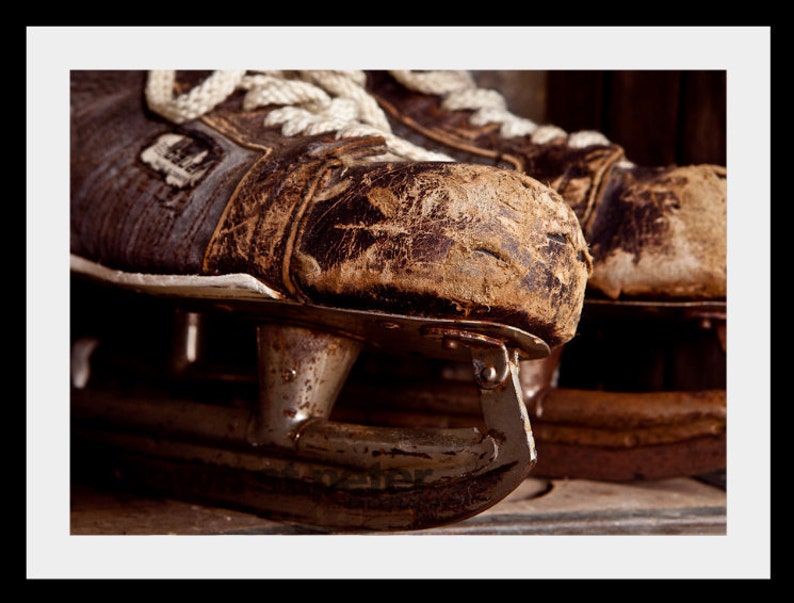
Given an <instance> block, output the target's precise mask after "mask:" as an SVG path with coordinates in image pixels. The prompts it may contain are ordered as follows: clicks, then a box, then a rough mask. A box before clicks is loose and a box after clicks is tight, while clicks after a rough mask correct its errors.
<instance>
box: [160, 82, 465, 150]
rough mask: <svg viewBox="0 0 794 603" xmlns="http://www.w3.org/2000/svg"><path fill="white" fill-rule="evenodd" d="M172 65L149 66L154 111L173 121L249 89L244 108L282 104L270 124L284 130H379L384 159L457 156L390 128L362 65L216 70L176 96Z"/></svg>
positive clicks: (352, 133) (341, 133) (351, 133)
mask: <svg viewBox="0 0 794 603" xmlns="http://www.w3.org/2000/svg"><path fill="white" fill-rule="evenodd" d="M175 79H176V73H175V72H174V71H151V72H150V73H149V77H148V81H147V85H146V100H147V103H148V105H149V108H150V109H152V111H154V112H155V113H158V114H159V115H161V116H163V117H165V118H166V119H169V120H171V121H173V122H175V123H184V122H186V121H190V120H192V119H196V118H198V117H201V116H202V115H204V114H205V113H208V112H209V111H211V110H212V109H213V108H215V107H216V106H217V105H218V104H220V103H221V102H223V101H224V100H226V99H227V98H228V97H229V96H230V95H231V94H233V93H234V92H235V91H238V90H243V91H245V97H244V99H243V109H244V110H246V111H250V110H254V109H257V108H261V107H267V106H271V105H278V106H279V108H277V109H274V110H273V111H271V112H270V113H268V115H267V117H266V118H265V125H266V126H281V132H282V134H283V135H284V136H294V135H298V134H306V135H313V134H325V133H329V132H336V138H338V139H341V138H349V137H356V136H373V135H376V136H380V137H382V138H383V139H384V140H385V142H386V148H387V149H388V153H386V154H384V155H381V156H379V157H378V158H379V159H384V160H392V161H393V160H395V159H396V160H409V161H448V162H450V161H453V159H452V158H451V157H449V156H447V155H444V154H442V153H436V152H432V151H429V150H428V149H425V148H423V147H420V146H417V145H414V144H412V143H410V142H408V141H407V140H404V139H402V138H400V137H398V136H396V135H394V134H393V133H392V131H391V126H390V125H389V122H388V120H387V118H386V114H385V113H384V112H383V110H382V109H381V108H380V107H379V106H378V105H377V102H376V101H375V99H374V98H373V97H372V96H371V95H370V94H369V93H368V92H367V91H366V90H365V88H364V84H365V82H366V75H365V74H364V72H363V71H256V72H250V71H215V72H213V73H212V74H211V75H210V76H208V77H207V78H206V79H205V80H204V81H202V82H201V84H199V85H198V86H196V87H194V88H192V89H191V90H189V91H188V92H186V93H184V94H182V95H180V96H177V97H175V96H174V83H175Z"/></svg>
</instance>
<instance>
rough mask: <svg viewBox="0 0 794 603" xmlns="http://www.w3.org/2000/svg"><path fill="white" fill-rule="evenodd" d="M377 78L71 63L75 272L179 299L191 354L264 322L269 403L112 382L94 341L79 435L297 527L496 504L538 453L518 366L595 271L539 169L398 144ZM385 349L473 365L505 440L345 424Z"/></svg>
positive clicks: (372, 522) (565, 324) (83, 373)
mask: <svg viewBox="0 0 794 603" xmlns="http://www.w3.org/2000/svg"><path fill="white" fill-rule="evenodd" d="M363 83H364V78H363V73H352V72H351V73H347V72H294V73H293V72H284V73H282V72H257V73H245V72H214V73H199V72H188V73H181V72H180V73H179V74H175V73H174V72H152V73H145V72H87V71H74V72H72V79H71V87H72V92H71V251H72V270H73V273H74V274H75V275H76V276H80V277H84V278H86V279H88V280H89V281H91V282H99V283H100V284H102V285H111V286H114V287H121V288H125V289H128V290H131V291H133V292H135V294H136V295H137V294H139V293H145V294H153V295H154V296H155V297H158V298H163V299H165V300H168V301H172V302H174V305H175V306H177V307H178V308H179V309H180V310H181V315H182V316H183V317H186V319H185V320H184V325H185V331H184V333H185V337H184V342H186V343H185V346H187V347H183V350H187V351H185V353H184V354H183V358H182V359H181V360H182V366H183V368H184V366H185V365H190V364H195V361H196V358H195V357H196V346H195V345H194V344H195V341H196V338H197V329H198V326H199V325H200V324H201V322H202V320H203V319H202V318H201V317H203V316H205V315H210V316H217V315H219V314H224V313H226V314H227V315H228V314H231V315H234V316H235V317H237V318H241V319H245V320H248V321H249V322H250V323H251V324H252V325H253V327H254V329H252V331H253V330H255V331H256V333H257V346H258V347H257V350H258V365H257V366H258V374H259V388H260V390H259V391H260V394H259V400H258V401H257V402H256V404H255V405H254V406H252V407H251V408H240V407H238V406H235V405H232V406H229V405H228V404H224V405H218V404H212V405H210V404H207V405H203V406H202V405H199V406H196V405H195V404H191V401H190V400H187V401H186V400H176V399H168V398H167V397H166V399H165V400H163V399H162V396H159V397H157V396H156V395H155V394H151V393H147V394H146V395H139V396H124V395H121V396H119V394H118V391H119V390H118V389H117V390H115V391H116V393H115V394H111V393H108V391H97V390H96V388H92V387H91V386H92V383H94V382H95V381H96V378H94V377H93V376H92V375H93V373H94V372H96V371H93V372H92V370H91V362H89V359H90V358H91V357H92V355H93V347H94V346H95V343H89V342H87V340H80V341H77V342H76V345H75V353H74V359H75V361H74V366H73V376H74V378H73V385H74V389H73V416H74V417H75V423H74V425H73V427H74V433H75V434H79V436H80V437H79V438H78V439H79V440H81V441H86V442H90V444H91V445H92V446H93V445H96V446H100V449H101V450H103V451H104V448H103V447H108V448H109V449H111V450H113V452H114V454H113V458H114V462H116V463H118V466H117V467H115V469H114V470H115V471H117V472H118V471H119V468H118V467H120V466H123V467H124V469H123V471H121V472H122V473H124V474H125V475H128V476H130V475H134V476H136V479H140V480H142V481H144V482H146V483H147V484H149V485H151V486H154V487H158V488H160V487H162V488H165V489H166V490H168V491H170V492H174V491H176V492H177V493H178V494H180V493H181V494H186V495H190V496H197V495H198V496H199V497H201V498H202V499H205V500H206V499H209V500H214V501H218V502H221V503H224V504H226V503H230V504H234V505H241V506H245V507H250V508H254V509H257V510H260V511H266V512H268V513H271V514H273V515H274V516H277V517H284V518H287V519H291V520H296V521H301V522H308V523H314V524H318V525H322V526H330V527H342V528H346V529H390V530H394V529H414V528H420V527H429V526H432V525H438V524H440V523H447V522H450V521H456V520H459V519H461V518H464V517H467V516H470V515H472V514H474V513H477V512H479V511H480V510H482V509H483V508H486V507H487V506H490V505H492V504H493V503H495V502H496V501H497V500H499V499H500V498H502V497H504V496H505V495H506V494H507V493H509V492H510V491H511V490H512V489H513V488H514V487H515V486H516V485H517V484H518V483H520V481H521V480H522V479H523V478H524V477H525V476H526V475H527V472H528V471H529V470H530V469H531V468H532V466H533V465H534V462H535V453H534V444H533V441H532V433H531V429H530V426H529V422H528V420H527V414H526V410H525V408H524V404H523V400H522V399H521V395H520V385H519V379H518V370H519V361H520V360H525V359H528V358H538V357H543V356H545V355H546V354H548V352H549V348H550V347H554V346H558V345H560V344H562V343H565V342H566V341H568V340H570V339H571V338H572V337H573V336H574V334H575V332H576V327H577V324H578V321H579V317H580V314H581V310H582V304H583V298H584V291H585V286H586V281H587V278H588V276H589V274H590V271H591V269H592V264H591V258H590V255H589V253H588V251H587V246H586V243H585V240H584V237H583V234H582V231H581V228H580V225H579V223H578V220H577V218H576V216H575V214H574V212H573V211H572V210H571V209H570V208H569V207H568V205H567V204H566V203H565V202H564V201H563V200H562V198H561V197H560V196H559V195H558V194H557V193H556V192H554V191H553V190H551V189H549V188H548V187H546V186H544V185H542V184H541V183H540V182H538V181H537V180H535V179H532V178H529V177H527V176H525V175H523V174H520V173H518V172H516V171H514V170H506V169H502V168H496V167H489V166H483V165H479V164H463V163H458V162H454V161H452V160H451V159H450V158H449V157H447V156H442V155H440V154H434V153H431V152H428V151H427V150H426V149H424V148H421V147H416V146H414V145H412V144H410V143H408V142H407V141H405V140H402V139H400V138H399V137H397V136H395V135H394V134H392V133H391V132H390V131H389V127H388V121H387V120H386V118H385V116H384V115H383V114H382V112H381V111H380V109H379V108H378V107H377V105H376V104H375V102H374V100H373V99H372V98H371V97H370V96H369V95H368V94H367V93H366V91H365V90H364V88H363ZM73 303H74V305H75V306H77V307H78V308H79V306H80V305H81V304H83V303H88V302H87V300H85V299H80V298H74V299H73ZM120 307H121V306H117V308H120ZM133 307H134V304H133ZM137 307H138V308H143V307H144V302H140V303H139V304H138V306H137ZM102 311H104V312H112V311H113V307H112V306H110V305H107V306H104V307H103V308H102ZM117 311H118V310H117ZM135 313H136V310H132V311H129V312H127V316H128V319H129V320H133V318H134V314H135ZM142 328H145V326H143V327H142ZM148 336H151V337H152V339H151V340H150V344H149V345H150V347H151V348H154V347H156V344H155V343H154V342H155V341H156V340H157V338H156V336H157V333H149V334H147V337H148ZM191 342H192V343H191ZM367 346H374V347H376V348H379V349H389V350H394V349H402V350H405V351H406V352H407V353H410V354H420V355H427V356H430V357H433V356H438V357H440V358H468V359H469V361H470V362H471V363H472V366H473V370H474V382H475V383H476V387H477V389H478V390H479V391H480V393H481V398H482V401H483V415H484V417H485V423H486V424H487V428H486V431H484V432H483V431H480V430H479V429H477V428H471V429H454V430H421V429H388V428H382V429H378V428H372V427H364V426H361V425H355V424H345V423H339V422H335V421H331V420H329V415H330V412H331V408H332V406H333V404H334V401H335V399H336V395H337V394H338V392H339V390H340V388H341V387H342V384H343V382H344V380H345V377H346V375H347V373H348V371H349V369H350V367H351V366H352V364H353V362H354V360H355V359H356V357H357V355H358V352H359V350H361V349H362V348H365V347H367ZM230 351H231V350H230ZM199 372H200V371H199ZM100 377H101V375H100ZM100 380H101V379H100ZM120 391H122V392H124V391H126V390H124V389H122V390H120ZM98 425H99V426H101V429H99V430H98V431H97V429H96V428H97V426H98ZM102 454H104V452H103V453H102ZM175 476H179V480H177V482H178V483H176V482H175V481H174V480H175ZM464 491H465V492H466V495H465V496H462V494H461V493H462V492H464Z"/></svg>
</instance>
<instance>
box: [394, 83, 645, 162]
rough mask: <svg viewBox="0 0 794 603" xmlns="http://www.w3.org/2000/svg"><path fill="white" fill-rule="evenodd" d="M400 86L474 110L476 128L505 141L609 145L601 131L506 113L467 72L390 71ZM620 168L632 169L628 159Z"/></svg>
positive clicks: (500, 99) (450, 106) (496, 95)
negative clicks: (493, 128)
mask: <svg viewBox="0 0 794 603" xmlns="http://www.w3.org/2000/svg"><path fill="white" fill-rule="evenodd" d="M389 73H390V74H391V75H392V76H393V77H394V79H396V80H397V81H398V82H399V83H400V84H402V85H403V86H405V87H406V88H408V89H410V90H414V91H415V92H421V93H423V94H433V95H436V96H440V97H442V98H443V100H442V103H441V106H442V108H443V109H446V110H448V111H462V110H467V111H473V113H472V115H471V117H470V118H469V121H471V123H472V125H475V126H486V125H489V124H496V125H499V126H500V129H499V133H500V135H501V136H503V137H505V138H513V137H518V136H529V137H530V140H531V142H532V143H534V144H538V145H543V144H547V143H549V142H551V141H553V140H556V139H558V138H561V137H562V138H565V139H566V144H567V145H568V146H570V147H571V148H584V147H588V146H592V145H609V144H611V142H610V141H609V139H608V138H607V137H606V136H604V134H602V133H601V132H598V131H595V130H581V131H579V132H574V133H571V134H569V133H568V132H566V131H565V130H563V129H562V128H559V127H557V126H555V125H538V124H537V123H535V122H534V121H532V120H530V119H527V118H524V117H520V116H517V115H515V114H514V113H511V112H510V111H509V110H508V105H507V101H506V100H505V98H504V96H503V95H502V94H501V93H500V92H498V91H497V90H492V89H485V88H480V87H478V86H477V83H476V81H475V80H474V78H473V77H472V75H471V73H469V72H468V71H457V70H449V71H389ZM619 165H620V167H631V166H633V165H634V164H633V163H632V162H630V161H628V160H623V161H621V162H620V163H619Z"/></svg>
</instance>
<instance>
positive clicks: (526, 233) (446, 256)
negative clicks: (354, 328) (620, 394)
mask: <svg viewBox="0 0 794 603" xmlns="http://www.w3.org/2000/svg"><path fill="white" fill-rule="evenodd" d="M348 179H349V180H348V181H347V182H348V184H349V185H346V184H345V181H344V180H342V181H340V182H339V183H338V184H337V185H336V186H335V187H333V190H334V194H330V195H327V196H326V197H325V198H318V199H317V200H316V201H315V202H314V203H313V204H312V206H311V207H310V208H309V209H308V211H307V212H306V213H305V215H304V216H303V217H302V222H301V224H300V226H299V232H298V236H297V237H296V242H295V245H294V249H293V253H292V257H291V259H290V267H289V273H290V278H291V280H292V282H293V284H294V286H295V288H296V289H297V290H299V291H300V292H301V295H302V296H304V297H305V298H306V299H308V300H311V301H313V302H316V303H322V304H326V305H336V306H344V307H355V308H360V309H371V310H379V311H391V312H397V313H402V314H409V315H420V316H427V317H447V318H466V319H476V320H486V321H492V322H500V323H505V324H509V325H512V326H517V327H520V328H524V329H526V330H529V331H530V332H532V333H533V334H535V335H537V336H539V337H541V338H543V339H544V340H545V341H546V342H547V343H548V344H549V345H557V344H560V343H563V342H565V341H568V340H570V339H571V338H572V337H573V335H574V334H575V331H576V327H577V325H578V322H579V318H580V315H581V309H582V304H583V299H584V292H585V287H586V281H587V278H588V276H589V274H590V271H591V269H592V264H591V258H590V255H589V253H588V250H587V245H586V243H585V240H584V236H583V234H582V231H581V227H580V226H579V223H578V220H577V218H576V216H575V215H574V213H573V211H572V210H571V209H570V208H569V207H568V206H567V205H566V204H565V203H564V201H563V200H562V198H561V197H560V196H559V195H558V194H557V193H555V192H554V191H553V190H552V189H550V188H548V187H546V186H543V185H542V184H541V183H539V182H538V181H536V180H534V179H532V178H529V177H526V176H523V175H521V174H519V173H517V172H514V171H509V170H502V169H497V168H492V167H485V166H476V165H466V164H453V163H449V164H446V163H408V164H388V165H383V166H379V167H376V168H374V169H370V170H369V171H367V172H366V173H362V174H356V173H355V171H353V172H351V173H349V175H348ZM339 191H342V192H339Z"/></svg>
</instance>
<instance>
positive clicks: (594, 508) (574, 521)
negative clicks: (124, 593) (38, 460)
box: [70, 478, 727, 536]
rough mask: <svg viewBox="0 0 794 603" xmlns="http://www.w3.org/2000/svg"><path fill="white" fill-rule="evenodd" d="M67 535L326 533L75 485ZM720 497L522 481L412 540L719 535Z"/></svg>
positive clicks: (702, 490)
mask: <svg viewBox="0 0 794 603" xmlns="http://www.w3.org/2000/svg"><path fill="white" fill-rule="evenodd" d="M70 513H71V534H72V535H75V536H76V535H84V536H95V535H271V534H273V535H274V534H283V535H290V534H292V535H294V534H332V532H326V531H325V530H322V529H321V528H316V527H309V526H300V525H292V524H283V523H278V522H275V521H271V520H269V519H266V518H264V517H259V516H257V515H255V514H250V513H241V512H238V511H234V510H231V509H223V508H215V507H209V506H202V505H196V504H191V503H185V502H180V501H176V500H170V499H160V498H146V497H142V496H136V495H133V494H131V493H128V492H127V493H122V492H111V491H102V490H97V489H93V488H89V487H86V486H74V487H73V488H72V500H71V511H70ZM726 528H727V526H726V493H725V489H724V487H722V486H721V485H720V484H719V483H709V482H707V481H704V480H698V479H691V478H675V479H668V480H659V481H647V482H632V483H609V482H598V481H590V480H543V479H536V478H529V479H527V480H526V481H525V482H524V483H523V484H522V485H521V486H519V488H517V489H516V490H515V491H514V492H513V493H512V494H510V495H509V496H508V497H507V498H505V499H504V500H503V501H501V502H500V503H498V504H497V505H495V506H493V507H491V508H490V509H488V510H486V511H484V512H483V513H481V514H479V515H477V516H475V517H472V518H470V519H468V520H466V521H463V522H460V523H457V524H453V525H448V526H443V527H439V528H433V529H429V530H422V531H417V532H407V533H406V532H403V533H401V534H403V535H405V534H414V535H418V536H421V535H467V534H468V535H474V534H480V535H481V534H491V535H500V534H503V535H529V534H535V535H538V534H543V535H614V534H622V535H653V534H666V535H671V534H681V535H701V534H703V535H705V534H708V535H715V534H717V535H719V534H725V533H726Z"/></svg>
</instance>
